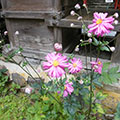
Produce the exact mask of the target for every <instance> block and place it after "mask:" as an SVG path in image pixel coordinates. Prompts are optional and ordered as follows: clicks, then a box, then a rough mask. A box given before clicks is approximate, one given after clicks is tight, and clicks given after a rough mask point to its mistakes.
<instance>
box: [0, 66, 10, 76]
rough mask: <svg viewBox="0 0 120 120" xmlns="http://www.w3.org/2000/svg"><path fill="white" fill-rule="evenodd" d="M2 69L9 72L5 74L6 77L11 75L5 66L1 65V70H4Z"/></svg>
mask: <svg viewBox="0 0 120 120" xmlns="http://www.w3.org/2000/svg"><path fill="white" fill-rule="evenodd" d="M2 69H6V70H7V71H6V72H4V75H7V76H10V73H9V71H8V69H7V68H6V67H5V66H4V65H3V66H1V65H0V70H2Z"/></svg>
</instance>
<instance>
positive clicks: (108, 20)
mask: <svg viewBox="0 0 120 120" xmlns="http://www.w3.org/2000/svg"><path fill="white" fill-rule="evenodd" d="M107 15H108V13H98V12H95V13H94V19H93V23H92V24H90V25H88V28H89V31H88V32H89V33H93V34H94V35H97V36H103V35H104V34H106V33H107V34H108V33H109V32H110V30H112V29H114V26H112V23H113V22H114V18H113V16H110V17H107Z"/></svg>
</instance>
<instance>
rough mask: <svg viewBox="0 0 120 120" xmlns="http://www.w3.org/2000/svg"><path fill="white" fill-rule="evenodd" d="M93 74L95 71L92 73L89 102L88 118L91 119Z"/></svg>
mask: <svg viewBox="0 0 120 120" xmlns="http://www.w3.org/2000/svg"><path fill="white" fill-rule="evenodd" d="M93 75H94V72H93V71H92V72H91V75H90V102H89V111H88V117H87V120H90V114H91V109H92V95H93Z"/></svg>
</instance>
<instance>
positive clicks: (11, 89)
mask: <svg viewBox="0 0 120 120" xmlns="http://www.w3.org/2000/svg"><path fill="white" fill-rule="evenodd" d="M19 89H20V86H19V85H18V84H15V83H12V84H11V87H10V90H9V91H10V92H12V93H13V94H16V93H17V92H18V90H19Z"/></svg>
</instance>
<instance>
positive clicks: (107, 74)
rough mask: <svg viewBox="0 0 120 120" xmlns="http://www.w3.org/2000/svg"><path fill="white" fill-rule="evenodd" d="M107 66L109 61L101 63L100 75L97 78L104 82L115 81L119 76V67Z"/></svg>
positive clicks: (110, 82)
mask: <svg viewBox="0 0 120 120" xmlns="http://www.w3.org/2000/svg"><path fill="white" fill-rule="evenodd" d="M109 66H110V62H107V63H104V64H103V69H102V75H101V76H100V78H99V81H100V82H103V83H105V84H112V83H116V82H118V79H119V78H120V72H118V70H119V67H118V66H117V67H111V68H109Z"/></svg>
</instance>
